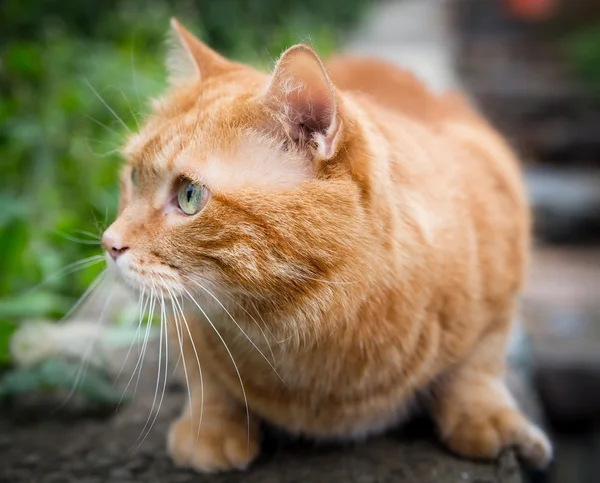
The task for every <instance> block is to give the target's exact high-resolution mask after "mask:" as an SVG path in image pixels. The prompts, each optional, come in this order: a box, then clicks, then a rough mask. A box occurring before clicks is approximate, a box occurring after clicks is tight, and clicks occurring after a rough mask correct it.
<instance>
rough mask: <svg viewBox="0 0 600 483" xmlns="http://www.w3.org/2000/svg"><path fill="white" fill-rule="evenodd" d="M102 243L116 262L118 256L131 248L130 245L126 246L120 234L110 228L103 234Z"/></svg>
mask: <svg viewBox="0 0 600 483" xmlns="http://www.w3.org/2000/svg"><path fill="white" fill-rule="evenodd" d="M102 244H103V245H104V248H106V251H107V252H108V253H109V254H110V256H111V257H112V259H113V260H114V261H115V262H116V261H117V258H119V257H120V256H121V255H123V253H125V252H126V251H127V250H129V247H128V246H124V244H123V242H122V241H121V240H120V238H119V236H118V235H115V234H113V233H112V232H110V230H107V231H105V232H104V235H102Z"/></svg>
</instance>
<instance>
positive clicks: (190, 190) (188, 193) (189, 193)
mask: <svg viewBox="0 0 600 483" xmlns="http://www.w3.org/2000/svg"><path fill="white" fill-rule="evenodd" d="M193 193H194V187H193V186H192V185H191V184H190V185H188V188H187V191H186V193H185V194H186V197H187V201H188V203H189V202H190V201H191V200H192V194H193Z"/></svg>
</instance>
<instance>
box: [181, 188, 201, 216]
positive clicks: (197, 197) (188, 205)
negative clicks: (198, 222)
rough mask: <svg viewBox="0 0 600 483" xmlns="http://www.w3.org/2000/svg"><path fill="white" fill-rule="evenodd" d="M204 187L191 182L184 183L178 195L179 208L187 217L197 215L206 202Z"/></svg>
mask: <svg viewBox="0 0 600 483" xmlns="http://www.w3.org/2000/svg"><path fill="white" fill-rule="evenodd" d="M205 197H206V194H205V190H204V186H199V185H197V184H193V183H190V182H184V183H183V184H182V185H181V187H180V188H179V193H177V201H178V203H179V208H181V211H183V212H184V213H185V214H186V215H195V214H196V213H198V212H199V211H200V209H201V208H202V206H203V204H204V201H205Z"/></svg>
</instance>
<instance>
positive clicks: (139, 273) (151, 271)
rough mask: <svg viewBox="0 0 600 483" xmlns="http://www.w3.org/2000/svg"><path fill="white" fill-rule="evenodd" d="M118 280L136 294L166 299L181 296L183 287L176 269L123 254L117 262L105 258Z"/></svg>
mask: <svg viewBox="0 0 600 483" xmlns="http://www.w3.org/2000/svg"><path fill="white" fill-rule="evenodd" d="M107 260H108V263H109V264H110V265H112V266H113V267H114V269H115V272H116V273H117V275H118V276H119V278H120V279H121V280H122V281H123V282H124V283H125V284H126V285H127V286H128V287H130V288H131V289H133V290H135V291H136V292H142V291H144V292H148V293H155V294H156V295H158V296H161V297H165V298H167V299H170V298H173V297H178V296H181V295H182V294H183V293H184V290H185V289H184V287H183V284H182V280H181V277H180V276H179V274H178V271H177V267H175V266H171V265H165V264H159V263H148V262H147V261H144V259H139V260H136V258H135V257H133V256H132V255H131V254H125V255H123V256H122V257H119V258H118V259H117V260H113V259H112V258H111V257H109V256H108V257H107Z"/></svg>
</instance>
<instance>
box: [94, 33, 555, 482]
mask: <svg viewBox="0 0 600 483" xmlns="http://www.w3.org/2000/svg"><path fill="white" fill-rule="evenodd" d="M176 29H177V31H178V32H179V35H180V38H181V41H182V43H183V45H184V47H185V52H187V53H189V59H188V61H189V60H193V61H194V62H195V64H196V66H197V68H198V70H199V71H200V72H201V76H202V77H201V80H200V81H199V80H196V81H192V82H187V83H185V84H183V85H180V86H178V87H176V88H175V90H174V91H173V94H172V95H171V96H170V97H169V98H167V100H165V101H163V104H162V107H159V108H158V111H157V112H158V114H157V116H155V118H154V119H153V120H152V121H151V122H150V123H149V124H148V126H147V128H146V129H145V130H144V131H143V132H142V134H141V135H140V136H138V137H137V138H135V139H134V140H132V142H131V143H130V145H129V148H128V152H129V156H130V157H131V158H133V159H135V161H134V164H135V165H137V166H138V167H139V168H140V170H142V169H146V168H147V167H148V166H150V167H151V168H152V169H147V172H146V173H145V174H144V176H145V179H146V181H145V182H142V181H140V188H139V193H140V195H136V194H135V193H134V191H133V190H132V189H131V188H130V187H129V188H128V187H127V186H126V187H125V188H124V190H123V198H122V200H123V203H122V209H123V213H122V214H121V216H120V217H119V220H117V222H116V223H115V225H113V228H111V229H110V230H109V232H108V234H107V237H106V239H105V244H106V245H107V247H108V248H109V250H113V252H114V251H115V250H116V251H118V252H119V254H120V253H122V251H123V250H128V251H133V250H132V249H133V248H138V251H139V253H134V254H129V255H127V256H128V257H129V258H127V259H126V261H125V262H121V261H120V260H119V262H120V263H121V265H120V268H121V269H122V270H124V271H127V272H128V273H126V274H125V275H126V278H127V277H128V278H129V279H130V280H131V279H134V280H135V282H136V283H138V284H140V285H142V286H149V285H148V283H147V281H146V280H144V279H143V278H144V277H152V275H155V280H154V281H153V286H154V283H155V282H156V283H157V284H158V285H159V286H160V283H159V280H161V281H162V283H165V282H166V283H168V284H169V285H170V287H169V288H167V289H166V290H171V292H170V293H171V294H173V293H176V294H178V295H187V296H189V299H188V300H187V301H186V302H185V311H186V321H185V322H187V324H185V323H184V321H183V318H182V317H181V316H178V315H177V312H176V316H175V317H174V319H173V320H172V327H173V329H172V331H171V339H172V340H175V347H177V346H178V342H179V345H180V346H181V348H182V350H183V354H184V358H183V359H184V361H185V367H184V369H185V372H186V374H185V378H186V381H187V382H188V384H189V386H190V389H191V393H190V399H191V407H190V405H189V404H188V405H187V406H188V407H186V410H185V411H184V413H183V415H182V417H181V419H180V420H178V421H177V422H176V423H174V425H173V427H172V429H171V433H170V436H169V450H170V453H171V454H172V456H173V458H174V460H175V461H176V462H177V463H179V464H181V465H185V466H192V467H194V468H196V469H198V470H201V471H214V470H221V469H228V468H232V467H245V466H246V465H247V464H248V463H249V462H250V461H252V459H253V458H254V457H255V455H256V454H257V453H258V450H259V446H258V445H259V435H258V425H257V420H258V419H259V418H260V419H265V420H267V421H269V422H271V423H273V424H275V425H277V426H280V427H282V428H284V429H286V430H288V431H290V432H293V433H298V434H304V435H307V436H311V437H315V438H318V439H348V438H356V437H362V436H365V435H368V434H371V433H374V432H378V431H381V430H384V429H386V428H388V427H390V426H391V425H393V424H395V423H397V422H398V421H399V420H401V419H402V418H403V417H404V416H405V415H406V413H407V410H408V409H409V406H410V405H411V404H412V403H413V401H414V399H415V397H416V396H417V395H418V394H419V393H423V392H425V393H427V396H428V397H427V401H428V409H430V411H431V413H432V415H433V418H434V420H435V421H436V422H437V424H438V426H439V428H440V432H441V435H442V438H443V439H444V440H446V441H447V442H448V444H449V446H450V447H451V448H452V449H454V450H455V451H457V452H459V453H461V454H464V455H469V456H474V457H494V456H496V455H497V454H498V452H499V451H500V450H501V449H503V448H504V447H507V446H515V447H517V449H518V450H519V453H520V454H521V456H522V457H523V458H524V459H525V460H527V461H528V462H530V463H532V464H535V465H538V466H540V465H543V464H545V463H546V462H547V461H548V459H549V458H550V446H549V444H548V442H547V439H546V438H545V436H544V435H543V434H542V433H541V432H540V431H539V430H538V429H537V428H536V427H535V426H533V425H532V424H531V423H529V422H528V421H527V420H526V419H525V418H524V417H523V416H522V415H521V414H520V412H519V411H518V409H516V406H515V404H514V401H513V399H512V397H511V396H510V394H509V393H508V391H507V390H506V388H505V387H504V384H503V382H502V375H503V370H504V352H505V345H506V339H507V337H508V332H509V329H510V324H511V319H512V316H513V309H514V303H515V297H516V295H517V294H518V290H519V288H520V285H521V281H522V277H523V271H524V268H525V263H526V258H527V249H528V241H529V239H528V237H529V215H528V209H527V205H526V200H525V196H524V193H523V186H522V183H521V179H520V174H519V168H518V163H517V161H516V159H515V158H514V156H513V154H512V153H511V151H510V150H509V149H508V148H507V146H506V145H505V144H504V142H503V141H502V139H501V138H500V137H499V136H498V135H497V134H496V133H495V132H494V131H493V129H492V128H491V127H489V126H488V125H487V124H486V123H485V122H484V121H483V120H482V119H480V117H479V116H478V115H477V114H476V113H475V112H474V111H472V110H471V109H470V108H469V106H468V104H467V103H466V102H464V101H463V100H462V99H461V98H459V97H458V96H443V97H437V96H434V95H433V94H430V93H428V92H427V91H426V90H425V88H423V87H422V86H421V85H420V84H419V82H418V81H417V80H415V79H414V78H412V77H411V76H410V75H408V74H405V73H402V72H401V71H398V70H396V69H395V68H393V67H391V66H389V65H387V64H384V63H380V62H378V61H372V60H361V59H353V58H345V59H344V58H340V59H337V60H334V61H332V62H331V63H330V64H329V65H328V69H327V71H328V74H329V79H331V82H330V81H329V79H328V76H327V74H325V71H324V70H323V69H322V67H321V64H320V62H319V60H318V58H317V57H316V55H315V54H314V53H313V52H312V51H311V50H310V49H308V48H306V47H302V46H300V47H295V48H293V49H290V50H289V51H288V52H286V53H285V54H284V56H283V57H282V59H281V60H280V62H279V64H278V66H277V68H276V71H275V74H274V76H273V77H272V78H269V77H268V76H266V75H264V74H261V73H258V72H256V71H254V70H252V69H250V68H248V67H245V66H239V65H237V64H231V63H229V62H228V61H225V60H224V59H222V58H220V57H218V56H216V54H214V53H213V52H211V51H209V50H208V49H207V48H206V47H204V46H202V45H201V44H199V43H198V41H197V40H195V39H193V37H191V36H190V35H189V34H188V33H187V32H185V31H184V30H183V29H181V27H178V26H176ZM333 86H335V87H333ZM145 167H146V168H145ZM194 170H196V171H194ZM170 171H173V173H170ZM182 172H183V173H184V175H183V176H184V177H185V178H186V179H191V180H194V181H195V180H200V181H201V182H202V184H203V186H207V189H210V193H211V197H210V200H209V201H208V202H207V204H206V206H205V207H204V208H203V211H200V212H199V213H198V214H197V215H194V216H195V217H197V220H196V221H186V219H184V218H173V220H171V221H169V220H168V219H167V218H165V217H167V216H172V215H171V208H169V209H165V208H164V206H162V205H161V202H159V201H157V198H156V195H155V194H153V193H154V192H156V191H157V190H158V191H160V190H161V189H162V188H157V185H163V184H166V186H167V187H166V188H165V190H166V191H168V185H169V182H167V183H165V182H164V181H163V178H165V177H167V178H169V176H171V177H174V179H178V178H181V177H182V174H181V173H182ZM167 173H170V175H169V176H168V175H167ZM140 175H141V173H140ZM151 187H152V189H151ZM165 190H163V191H165ZM136 196H137V198H136ZM141 198H145V199H146V202H145V204H146V205H148V206H146V207H145V208H143V209H141V207H143V206H144V202H142V201H140V199H141ZM164 199H167V200H168V199H169V197H168V196H166V197H164ZM131 206H136V207H137V208H136V209H135V210H134V209H132V208H131ZM140 211H143V212H144V213H145V214H144V215H143V216H142V218H143V219H140V220H138V219H136V216H139V215H137V214H136V213H139V212H140ZM160 215H162V216H160ZM177 216H179V215H177ZM166 237H169V239H168V240H167V238H166ZM123 238H127V240H123ZM115 239H117V241H116V242H115ZM133 240H135V241H133ZM157 241H158V244H156V243H157ZM115 247H116V248H115ZM123 247H125V248H123ZM121 258H123V257H121ZM116 259H117V256H115V260H116ZM148 259H150V260H151V261H152V262H153V264H154V265H156V268H154V267H148V265H150V263H149V262H148ZM142 262H143V263H142ZM124 264H126V266H124ZM140 265H144V266H145V267H146V268H142V267H141V266H140ZM167 267H168V268H167ZM145 270H146V271H147V272H144V271H145ZM169 270H170V271H169ZM131 272H135V273H136V274H135V275H133V274H132V273H131ZM142 272H144V273H142ZM153 272H154V273H153ZM190 276H191V278H190ZM156 277H158V279H156ZM161 277H162V278H161ZM182 287H183V288H182ZM192 295H193V297H192ZM192 298H193V299H194V300H191V299H192ZM203 311H204V313H203ZM209 319H210V321H209ZM213 325H214V326H213ZM198 360H199V362H200V364H198V363H197V361H198ZM200 369H201V373H200ZM246 402H247V405H248V408H249V410H248V413H247V412H246V411H247V410H246V406H245V405H246ZM200 419H201V421H200ZM200 422H201V423H202V424H201V427H200V431H199V432H197V428H198V425H199V423H200Z"/></svg>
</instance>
